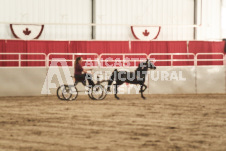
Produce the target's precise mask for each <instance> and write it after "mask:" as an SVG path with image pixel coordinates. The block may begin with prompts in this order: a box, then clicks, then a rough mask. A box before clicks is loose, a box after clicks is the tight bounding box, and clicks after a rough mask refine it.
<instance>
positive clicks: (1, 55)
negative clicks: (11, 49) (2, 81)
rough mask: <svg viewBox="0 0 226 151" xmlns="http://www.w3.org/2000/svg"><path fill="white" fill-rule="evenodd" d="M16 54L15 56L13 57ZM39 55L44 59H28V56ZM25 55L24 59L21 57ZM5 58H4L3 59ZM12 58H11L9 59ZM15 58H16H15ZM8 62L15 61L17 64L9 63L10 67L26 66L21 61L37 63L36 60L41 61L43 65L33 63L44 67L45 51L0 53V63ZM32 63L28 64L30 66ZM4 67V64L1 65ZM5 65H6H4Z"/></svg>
mask: <svg viewBox="0 0 226 151" xmlns="http://www.w3.org/2000/svg"><path fill="white" fill-rule="evenodd" d="M15 56H16V57H15ZM34 56H35V57H38V56H39V57H40V56H42V57H43V58H44V59H28V58H30V57H34ZM23 57H25V58H26V59H23ZM3 58H6V59H3ZM10 58H12V59H10ZM15 58H16V59H15ZM4 62H5V63H9V62H14V63H15V62H17V64H18V65H10V66H11V67H28V66H27V65H22V63H23V62H26V63H28V62H29V63H31V62H33V63H35V62H36V63H37V62H43V63H44V65H35V67H36V66H38V67H46V65H47V64H46V54H45V53H0V63H4ZM32 66H33V65H31V66H29V67H32ZM1 67H2V66H1ZM3 67H4V66H3ZM6 67H8V66H7V65H6Z"/></svg>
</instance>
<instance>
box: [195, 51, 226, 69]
mask: <svg viewBox="0 0 226 151" xmlns="http://www.w3.org/2000/svg"><path fill="white" fill-rule="evenodd" d="M207 56H208V57H217V56H218V57H219V56H220V59H219V58H218V59H215V58H208V59H199V58H198V57H207ZM199 62H202V63H203V62H204V63H203V64H202V65H222V66H224V65H226V55H224V54H223V53H197V54H196V62H195V64H196V66H198V65H199Z"/></svg>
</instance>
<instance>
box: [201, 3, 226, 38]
mask: <svg viewBox="0 0 226 151" xmlns="http://www.w3.org/2000/svg"><path fill="white" fill-rule="evenodd" d="M202 5H203V8H202V21H200V20H199V21H198V22H199V23H201V24H202V26H201V27H199V28H197V40H203V39H204V40H218V39H222V35H221V34H222V33H221V32H222V31H221V15H222V14H221V13H222V12H221V7H222V3H221V0H203V1H202ZM199 9H200V8H199ZM199 13H200V10H199ZM199 19H200V18H199Z"/></svg>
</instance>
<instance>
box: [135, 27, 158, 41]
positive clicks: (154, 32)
mask: <svg viewBox="0 0 226 151" xmlns="http://www.w3.org/2000/svg"><path fill="white" fill-rule="evenodd" d="M131 31H132V34H133V36H134V38H136V39H138V40H146V41H151V40H154V39H157V38H158V36H159V33H160V31H161V27H160V26H131Z"/></svg>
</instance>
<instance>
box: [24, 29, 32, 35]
mask: <svg viewBox="0 0 226 151" xmlns="http://www.w3.org/2000/svg"><path fill="white" fill-rule="evenodd" d="M23 33H24V34H25V35H30V33H31V31H30V30H29V29H28V28H26V29H25V30H24V31H23Z"/></svg>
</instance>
